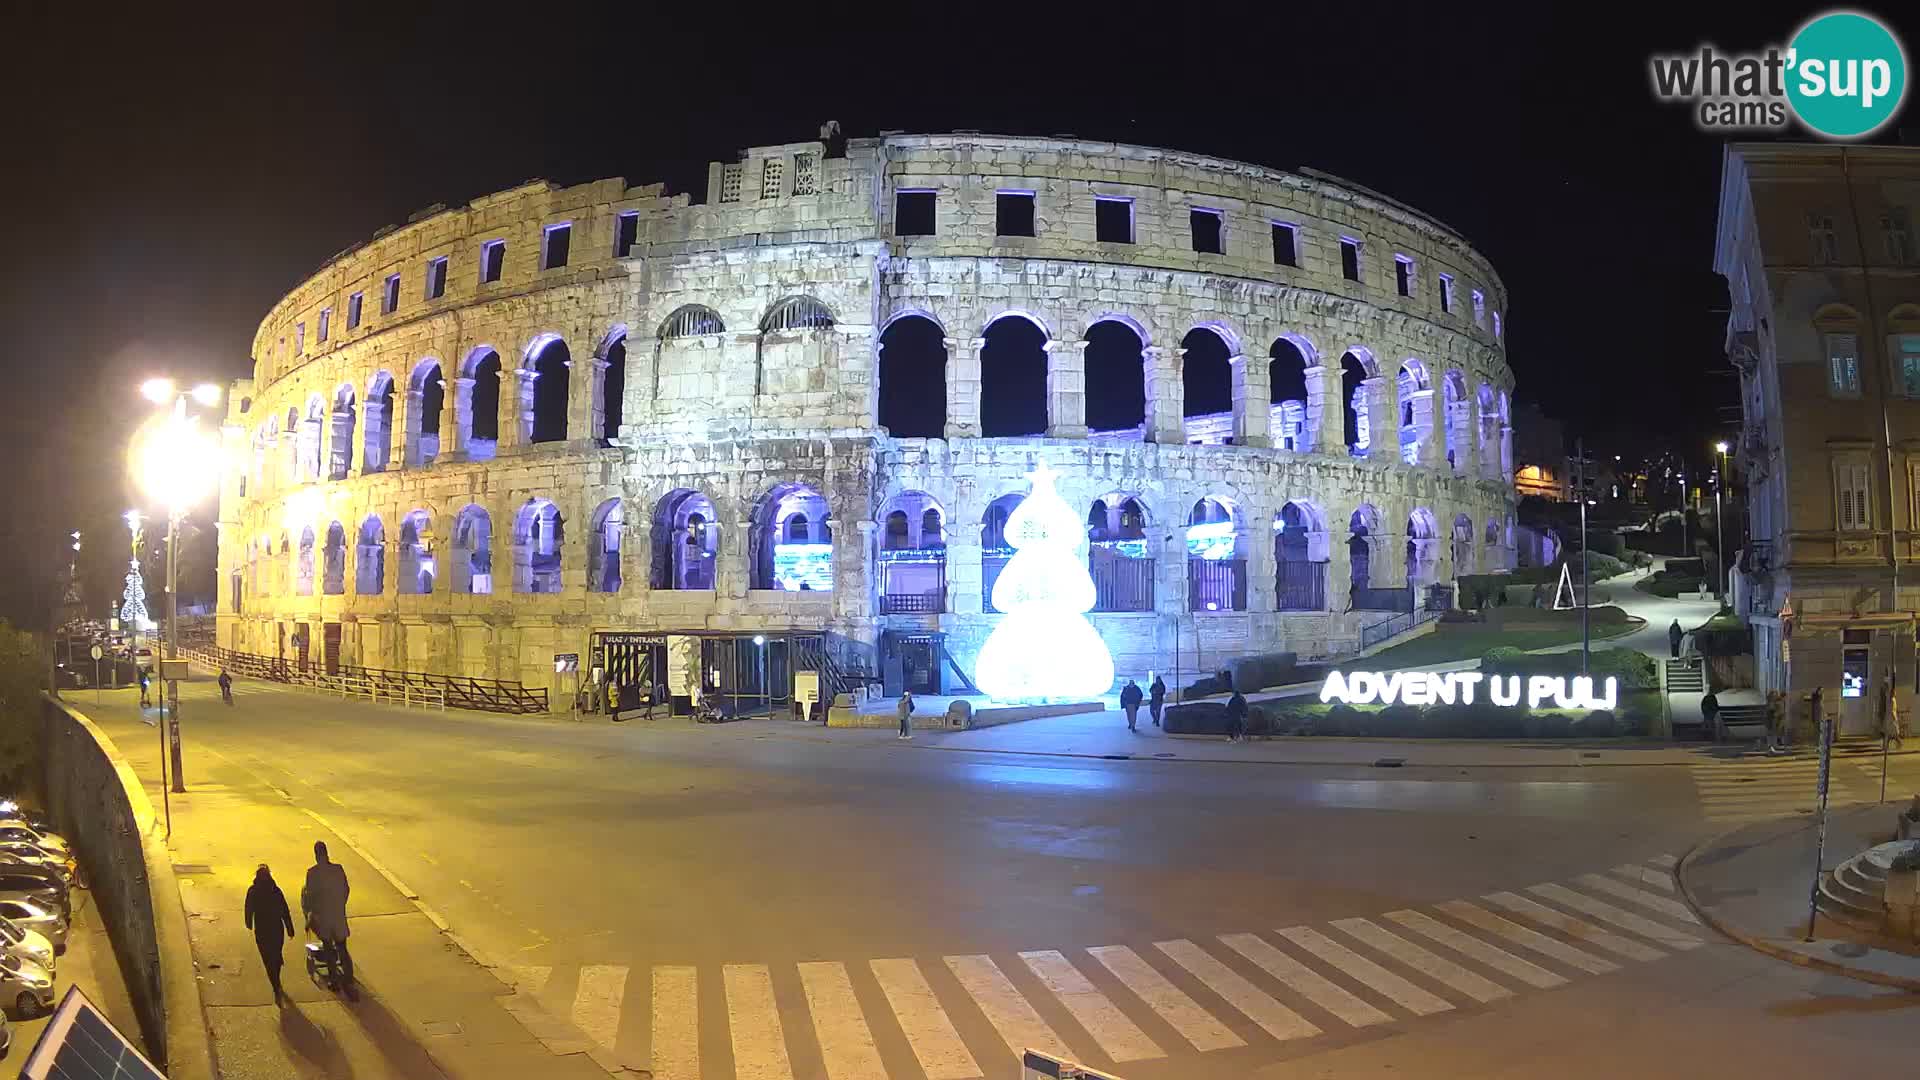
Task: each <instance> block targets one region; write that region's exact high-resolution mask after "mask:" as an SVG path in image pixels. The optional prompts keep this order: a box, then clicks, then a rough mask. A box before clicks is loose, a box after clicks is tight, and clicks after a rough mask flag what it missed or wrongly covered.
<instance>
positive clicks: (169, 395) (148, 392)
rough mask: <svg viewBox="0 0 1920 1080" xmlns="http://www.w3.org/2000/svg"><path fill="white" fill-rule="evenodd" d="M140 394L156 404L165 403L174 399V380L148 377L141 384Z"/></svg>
mask: <svg viewBox="0 0 1920 1080" xmlns="http://www.w3.org/2000/svg"><path fill="white" fill-rule="evenodd" d="M140 396H141V397H143V398H146V399H147V400H148V401H151V402H153V403H154V404H155V405H165V404H166V403H167V402H169V401H171V400H173V380H172V379H148V380H147V381H146V382H143V383H141V384H140Z"/></svg>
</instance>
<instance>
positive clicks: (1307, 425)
mask: <svg viewBox="0 0 1920 1080" xmlns="http://www.w3.org/2000/svg"><path fill="white" fill-rule="evenodd" d="M1316 364H1318V361H1317V360H1316V359H1315V358H1314V354H1313V346H1312V345H1311V344H1309V343H1308V342H1307V339H1305V338H1303V337H1301V336H1300V335H1298V334H1281V335H1280V336H1279V337H1277V338H1274V339H1273V344H1272V345H1270V346H1268V348H1267V398H1268V404H1269V408H1270V410H1271V413H1272V421H1271V430H1272V432H1273V444H1274V445H1275V446H1277V447H1280V448H1281V449H1283V450H1295V451H1299V450H1312V449H1314V448H1315V447H1316V446H1318V445H1319V435H1320V433H1319V429H1318V421H1319V417H1318V415H1317V414H1316V413H1315V412H1314V410H1313V409H1312V408H1310V405H1309V403H1310V402H1312V401H1313V399H1314V397H1315V395H1314V393H1313V392H1312V390H1311V389H1310V388H1309V387H1308V386H1307V369H1308V368H1311V367H1314V366H1315V365H1316Z"/></svg>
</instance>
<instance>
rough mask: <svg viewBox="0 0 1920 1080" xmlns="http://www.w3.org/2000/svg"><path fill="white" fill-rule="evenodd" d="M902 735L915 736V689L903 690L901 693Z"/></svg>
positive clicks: (903, 736) (909, 737)
mask: <svg viewBox="0 0 1920 1080" xmlns="http://www.w3.org/2000/svg"><path fill="white" fill-rule="evenodd" d="M900 737H901V738H903V739H911V738H913V691H911V690H906V691H902V692H901V694H900Z"/></svg>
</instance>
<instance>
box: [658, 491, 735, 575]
mask: <svg viewBox="0 0 1920 1080" xmlns="http://www.w3.org/2000/svg"><path fill="white" fill-rule="evenodd" d="M652 531H653V537H652V548H653V550H652V552H651V554H652V570H651V573H650V575H649V584H650V585H651V587H652V588H655V589H678V590H685V591H704V590H709V589H712V588H713V587H714V584H715V582H716V579H717V578H718V576H719V575H718V569H719V568H718V565H717V560H718V556H719V552H720V516H719V514H718V513H716V512H715V510H714V508H713V500H712V499H709V498H707V497H706V496H705V495H703V494H701V493H700V492H698V491H695V490H693V489H691V488H674V489H673V490H671V491H669V492H667V493H666V494H665V495H663V496H661V497H660V501H659V502H657V503H655V504H654V507H653V530H652Z"/></svg>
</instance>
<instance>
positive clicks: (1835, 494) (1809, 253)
mask: <svg viewBox="0 0 1920 1080" xmlns="http://www.w3.org/2000/svg"><path fill="white" fill-rule="evenodd" d="M1916 203H1920V148H1914V147H1896V146H1840V145H1823V144H1791V143H1764V144H1734V145H1730V146H1729V147H1728V148H1727V150H1726V158H1725V166H1724V170H1723V173H1722V179H1721V188H1720V220H1719V232H1718V237H1717V241H1716V246H1715V253H1714V268H1715V269H1716V270H1717V271H1718V272H1719V273H1720V274H1721V275H1722V276H1724V277H1725V278H1726V280H1727V284H1728V291H1729V293H1730V294H1731V296H1732V315H1731V317H1730V319H1729V321H1728V324H1727V355H1728V358H1729V359H1730V360H1731V361H1732V362H1733V365H1734V367H1735V368H1736V369H1737V370H1738V371H1739V373H1740V380H1741V408H1742V413H1743V416H1744V427H1743V429H1742V432H1741V437H1740V441H1739V445H1738V447H1737V451H1736V452H1737V455H1738V467H1739V469H1740V470H1741V471H1742V472H1743V474H1744V475H1745V478H1746V482H1747V506H1748V519H1749V527H1748V535H1749V536H1750V537H1751V538H1752V539H1751V541H1750V542H1749V543H1748V545H1747V547H1746V550H1744V551H1743V552H1741V555H1740V560H1739V563H1738V564H1737V567H1736V569H1735V589H1734V597H1735V600H1736V602H1737V604H1738V606H1739V610H1740V614H1741V615H1742V616H1743V617H1745V618H1746V619H1747V620H1748V621H1749V623H1750V624H1751V625H1752V627H1753V641H1754V659H1755V670H1756V681H1757V682H1758V684H1759V685H1760V687H1761V688H1762V689H1766V690H1773V689H1779V690H1783V691H1787V692H1789V693H1790V695H1791V696H1792V697H1793V699H1794V700H1795V701H1802V700H1804V699H1805V697H1806V695H1807V694H1809V693H1810V692H1811V691H1812V690H1813V688H1815V687H1825V688H1826V692H1827V700H1828V703H1829V711H1832V710H1833V709H1834V708H1835V707H1837V708H1838V712H1839V716H1840V718H1841V722H1842V730H1843V731H1844V732H1850V733H1859V732H1871V731H1876V730H1878V723H1879V714H1880V710H1881V708H1882V705H1881V691H1882V689H1883V688H1885V687H1886V686H1888V685H1891V686H1892V687H1893V688H1894V689H1895V691H1896V692H1897V695H1898V696H1897V700H1898V701H1899V702H1900V703H1901V707H1902V708H1904V709H1910V708H1911V707H1912V695H1913V682H1914V680H1913V673H1914V666H1913V658H1914V650H1913V643H1914V632H1915V614H1916V610H1920V576H1917V575H1916V572H1915V567H1914V562H1915V560H1916V559H1917V558H1920V528H1917V527H1916V514H1915V511H1916V502H1915V500H1916V497H1920V496H1917V493H1920V256H1917V255H1916V251H1915V246H1914V240H1913V235H1912V226H1911V224H1910V222H1911V212H1912V207H1913V206H1914V205H1915V204H1916Z"/></svg>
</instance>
